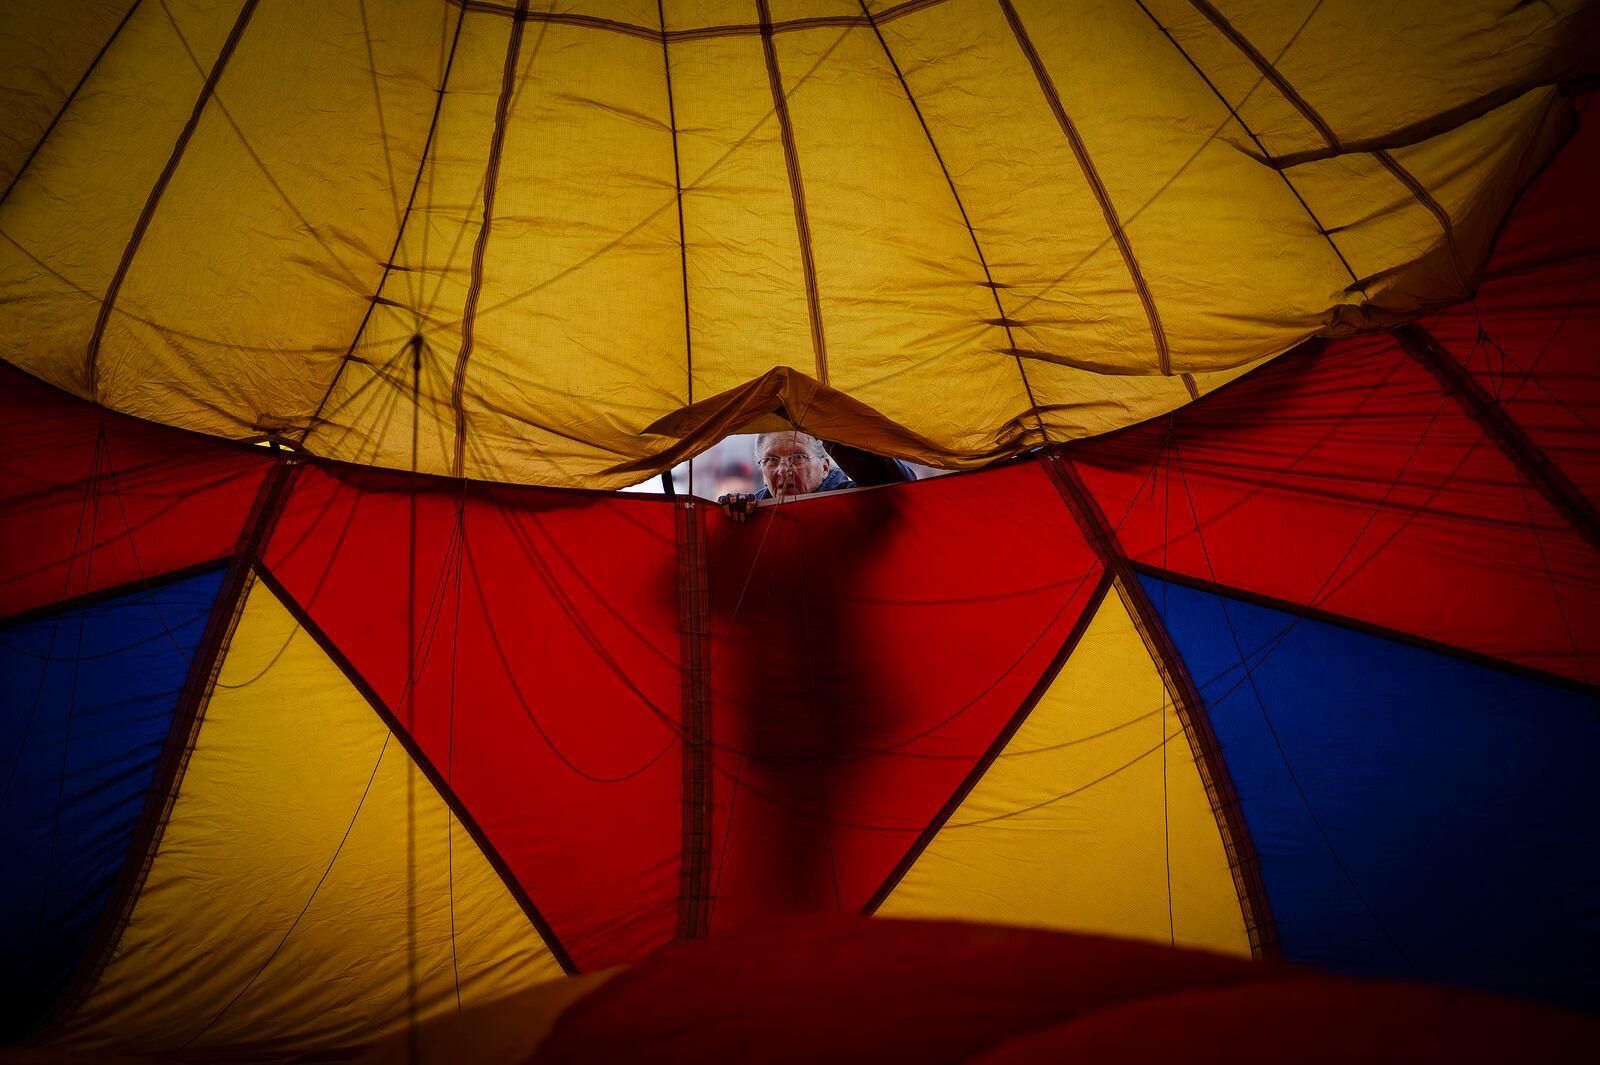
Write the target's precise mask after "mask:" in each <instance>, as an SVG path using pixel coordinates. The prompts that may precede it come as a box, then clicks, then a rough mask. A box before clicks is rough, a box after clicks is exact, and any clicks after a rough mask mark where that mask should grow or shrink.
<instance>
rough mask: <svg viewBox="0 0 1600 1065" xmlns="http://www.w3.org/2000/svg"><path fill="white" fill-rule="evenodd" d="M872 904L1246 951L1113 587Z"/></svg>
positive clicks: (1177, 738)
mask: <svg viewBox="0 0 1600 1065" xmlns="http://www.w3.org/2000/svg"><path fill="white" fill-rule="evenodd" d="M1163 748H1164V753H1163ZM1169 899H1170V916H1169ZM878 912H879V913H882V914H886V915H893V916H916V917H961V918H966V919H969V920H980V921H997V922H1003V923H1010V924H1023V925H1036V926H1043V927H1049V928H1062V929H1071V930H1074V931H1081V932H1100V933H1105V934H1108V935H1117V936H1130V937H1135V938H1140V939H1154V940H1158V941H1161V942H1167V941H1169V940H1171V941H1175V942H1176V943H1178V944H1179V945H1184V946H1193V947H1204V948H1208V949H1211V950H1217V951H1224V952H1228V953H1236V954H1245V955H1248V954H1249V953H1250V941H1249V939H1248V937H1247V936H1246V933H1245V925H1244V916H1243V911H1242V909H1241V907H1240V904H1239V896H1238V893H1237V891H1236V890H1235V888H1234V881H1233V877H1232V875H1231V873H1230V872H1229V869H1228V859H1227V854H1226V852H1225V851H1224V849H1223V844H1222V835H1221V832H1220V830H1219V829H1218V827H1217V822H1216V818H1215V816H1214V815H1213V813H1212V810H1211V805H1210V802H1209V801H1208V800H1207V797H1206V792H1205V787H1204V785H1203V784H1202V783H1201V780H1200V774H1199V770H1198V769H1197V768H1196V766H1195V762H1194V756H1193V754H1192V753H1191V752H1190V749H1189V744H1188V741H1187V740H1186V739H1185V738H1184V734H1183V729H1182V726H1181V725H1180V724H1179V721H1178V716H1177V714H1176V712H1175V711H1174V708H1173V705H1172V701H1171V699H1170V697H1169V696H1168V694H1167V691H1166V686H1165V685H1164V684H1163V683H1162V680H1161V676H1160V674H1159V673H1157V671H1156V667H1155V663H1154V662H1152V661H1151V659H1150V655H1149V652H1148V651H1147V650H1146V649H1145V645H1144V643H1143V641H1142V640H1141V639H1140V637H1139V633H1138V631H1137V630H1136V629H1135V628H1134V626H1133V621H1132V619H1131V618H1130V617H1129V615H1128V611H1127V608H1126V607H1124V606H1123V604H1122V601H1121V600H1120V599H1119V598H1118V597H1117V596H1116V595H1115V594H1111V595H1108V596H1106V599H1105V601H1104V603H1103V604H1102V606H1101V607H1100V609H1099V612H1098V613H1097V614H1096V615H1095V617H1094V619H1093V621H1092V622H1091V623H1090V625H1089V627H1088V629H1087V630H1086V631H1085V632H1084V634H1083V638H1082V639H1081V641H1080V642H1079V644H1078V646H1077V648H1076V649H1075V650H1074V652H1073V654H1072V657H1071V658H1070V659H1068V661H1067V663H1066V665H1065V666H1063V667H1062V670H1061V672H1060V674H1059V675H1058V676H1057V677H1056V680H1055V682H1054V683H1053V684H1052V685H1051V686H1050V690H1049V691H1047V692H1046V693H1045V695H1044V697H1043V698H1041V699H1040V700H1039V703H1038V705H1037V706H1035V707H1034V710H1033V713H1032V714H1031V715H1030V716H1029V717H1028V720H1027V721H1025V722H1024V723H1023V725H1022V727H1021V728H1020V729H1018V730H1017V733H1016V735H1015V736H1013V737H1012V739H1011V742H1010V743H1009V744H1008V745H1007V746H1006V748H1005V750H1004V751H1002V752H1001V754H1000V756H999V757H998V758H997V759H996V760H995V763H994V765H993V766H992V767H991V768H990V769H989V771H988V773H986V774H985V775H984V777H983V779H982V780H980V781H979V782H978V784H977V786H975V787H974V788H973V789H972V792H971V793H970V794H969V795H968V796H967V798H966V801H964V802H963V803H962V804H961V807H960V808H959V809H958V810H957V811H956V812H955V814H954V815H952V816H951V818H950V820H949V821H948V822H947V823H946V824H945V826H944V828H943V829H941V830H940V832H939V833H938V835H937V836H935V837H934V839H933V841H932V842H931V843H930V844H929V845H928V848H927V850H926V851H924V852H923V854H922V856H921V857H920V858H919V859H918V860H917V862H916V864H915V865H913V866H912V868H911V869H910V870H909V871H908V872H907V873H906V875H905V877H904V878H903V879H902V880H901V882H900V884H899V885H898V886H897V887H896V888H895V890H894V892H893V893H892V894H891V895H890V896H889V898H888V899H886V900H885V901H884V903H883V905H882V906H881V907H879V910H878Z"/></svg>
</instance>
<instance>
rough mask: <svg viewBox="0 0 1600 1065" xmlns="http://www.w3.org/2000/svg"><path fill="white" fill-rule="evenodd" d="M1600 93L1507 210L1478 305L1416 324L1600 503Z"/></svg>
mask: <svg viewBox="0 0 1600 1065" xmlns="http://www.w3.org/2000/svg"><path fill="white" fill-rule="evenodd" d="M1596 95H1597V94H1595V93H1590V94H1589V95H1588V96H1585V97H1582V98H1581V99H1580V100H1579V113H1580V115H1581V116H1582V125H1581V126H1580V127H1579V129H1578V132H1577V134H1576V135H1575V136H1574V137H1573V139H1572V140H1571V141H1569V142H1568V143H1567V145H1566V147H1564V148H1563V149H1562V150H1561V152H1560V154H1558V155H1557V156H1556V158H1555V160H1554V161H1553V162H1552V163H1551V164H1550V166H1549V168H1548V169H1546V171H1545V172H1544V174H1543V175H1541V176H1540V178H1539V179H1538V180H1537V181H1536V182H1534V184H1533V186H1532V188H1531V189H1530V190H1529V191H1528V193H1527V195H1526V196H1524V198H1523V200H1522V202H1521V203H1520V204H1519V205H1518V207H1517V209H1516V211H1514V212H1513V213H1512V216H1511V219H1510V221H1509V222H1508V223H1507V225H1506V228H1505V231H1504V232H1503V233H1502V234H1501V235H1500V240H1499V242H1498V243H1497V245H1496V247H1495V251H1494V255H1493V257H1492V258H1491V259H1490V261H1489V267H1488V272H1487V275H1486V277H1485V280H1484V283H1483V285H1482V287H1481V288H1480V289H1479V292H1478V298H1477V300H1476V302H1475V304H1474V303H1467V304H1461V305H1459V306H1456V307H1453V308H1451V309H1450V310H1448V311H1446V312H1444V313H1442V314H1438V315H1434V316H1433V317H1431V318H1428V319H1426V320H1424V321H1423V322H1422V323H1421V324H1422V326H1423V328H1425V329H1427V330H1428V332H1430V333H1432V334H1433V336H1434V338H1435V339H1436V340H1438V341H1439V343H1440V344H1441V345H1442V346H1443V347H1444V348H1445V350H1446V351H1448V352H1449V353H1450V354H1451V355H1452V356H1453V357H1454V358H1455V359H1456V360H1457V361H1458V362H1460V363H1461V364H1462V365H1463V366H1464V367H1466V368H1467V369H1468V370H1469V371H1471V373H1472V374H1473V376H1475V377H1476V378H1477V379H1478V381H1479V382H1480V383H1481V384H1482V385H1483V387H1484V388H1485V389H1486V390H1487V391H1488V392H1489V393H1490V394H1491V395H1493V396H1495V397H1496V398H1497V399H1499V401H1500V404H1501V406H1502V407H1504V408H1505V410H1506V412H1507V413H1508V414H1510V415H1511V417H1512V419H1513V420H1514V421H1515V422H1516V423H1517V424H1518V425H1520V426H1521V427H1522V429H1523V430H1524V431H1525V432H1526V433H1527V434H1528V436H1529V438H1530V439H1531V440H1532V441H1533V442H1534V443H1535V444H1537V445H1538V446H1539V448H1540V449H1541V450H1543V451H1544V453H1545V454H1546V455H1547V456H1548V457H1549V458H1550V459H1551V460H1552V461H1553V462H1554V463H1555V464H1556V466H1557V467H1559V468H1560V470H1561V471H1562V472H1563V473H1565V474H1566V475H1567V477H1568V478H1569V479H1570V480H1571V481H1572V482H1573V484H1575V485H1576V486H1577V487H1578V488H1579V490H1581V491H1582V492H1583V493H1584V495H1586V496H1587V497H1588V498H1589V499H1590V500H1600V372H1597V370H1596V362H1595V352H1596V350H1597V349H1600V277H1597V275H1600V212H1597V211H1596V210H1595V207H1594V192H1593V189H1594V184H1595V181H1596V175H1597V174H1600V105H1597V104H1596V99H1595V98H1596ZM1480 325H1481V326H1482V330H1483V333H1482V335H1481V336H1480V334H1479V327H1480Z"/></svg>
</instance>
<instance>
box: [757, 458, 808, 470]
mask: <svg viewBox="0 0 1600 1065" xmlns="http://www.w3.org/2000/svg"><path fill="white" fill-rule="evenodd" d="M814 461H816V456H815V455H768V456H766V457H765V458H763V459H762V460H761V468H762V469H764V470H776V469H779V468H780V467H783V466H788V467H789V468H790V469H794V468H795V467H797V466H799V465H801V464H802V463H806V462H814Z"/></svg>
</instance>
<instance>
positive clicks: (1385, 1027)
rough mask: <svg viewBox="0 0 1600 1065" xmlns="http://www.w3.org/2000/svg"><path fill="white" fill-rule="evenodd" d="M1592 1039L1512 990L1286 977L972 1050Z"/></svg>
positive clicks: (1089, 1052)
mask: <svg viewBox="0 0 1600 1065" xmlns="http://www.w3.org/2000/svg"><path fill="white" fill-rule="evenodd" d="M1597 1040H1600V1024H1597V1023H1596V1022H1595V1021H1593V1020H1591V1019H1589V1018H1587V1017H1584V1016H1581V1015H1579V1014H1574V1013H1564V1012H1561V1011H1559V1010H1551V1009H1545V1008H1542V1007H1537V1006H1534V1005H1532V1004H1529V1003H1525V1002H1519V1001H1517V1000H1515V999H1504V998H1491V997H1489V996H1487V995H1465V994H1462V993H1461V992H1459V991H1456V990H1454V989H1445V988H1437V987H1418V986H1413V985H1409V984H1380V983H1367V982H1360V983H1357V982H1354V981H1345V980H1332V979H1323V980H1279V981H1270V982H1269V981H1251V982H1249V983H1239V984H1232V985H1230V986H1228V987H1222V988H1197V989H1193V990H1187V989H1186V990H1183V991H1179V992H1176V993H1173V994H1166V995H1153V996H1148V997H1145V998H1140V999H1137V1000H1135V1001H1132V1002H1128V1003H1125V1004H1121V1005H1117V1006H1113V1007H1112V1008H1110V1009H1106V1010H1100V1011H1098V1012H1095V1013H1092V1014H1088V1015H1085V1016H1081V1017H1078V1018H1075V1019H1073V1020H1070V1021H1067V1022H1066V1023H1065V1024H1060V1025H1056V1026H1055V1027H1053V1028H1046V1029H1043V1030H1042V1031H1038V1032H1030V1033H1028V1034H1026V1035H1020V1036H1018V1037H1016V1038H1015V1039H1011V1040H1008V1041H1007V1042H1004V1043H1002V1044H1000V1045H999V1046H997V1047H996V1048H995V1049H993V1050H991V1051H989V1052H988V1053H986V1054H980V1055H978V1056H977V1057H974V1058H969V1059H968V1061H969V1062H971V1063H972V1065H1032V1063H1034V1062H1079V1061H1141V1062H1161V1061H1182V1062H1185V1063H1186V1065H1240V1063H1244V1062H1261V1063H1263V1065H1276V1063H1279V1062H1285V1061H1292V1062H1295V1065H1350V1063H1351V1062H1357V1061H1363V1062H1384V1061H1388V1062H1421V1061H1448V1062H1452V1063H1456V1065H1467V1063H1472V1065H1504V1063H1505V1062H1509V1061H1538V1062H1548V1063H1558V1062H1571V1063H1572V1065H1581V1063H1584V1062H1588V1061H1589V1060H1590V1057H1591V1056H1592V1055H1593V1053H1594V1049H1595V1047H1596V1046H1600V1042H1597Z"/></svg>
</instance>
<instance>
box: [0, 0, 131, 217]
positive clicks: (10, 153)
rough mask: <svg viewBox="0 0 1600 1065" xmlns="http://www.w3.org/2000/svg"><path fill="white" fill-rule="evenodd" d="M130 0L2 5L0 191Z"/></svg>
mask: <svg viewBox="0 0 1600 1065" xmlns="http://www.w3.org/2000/svg"><path fill="white" fill-rule="evenodd" d="M132 3H133V0H95V2H88V0H86V2H83V3H77V4H72V5H70V6H68V5H66V4H61V3H57V2H56V0H11V2H10V3H6V4H0V70H8V71H10V72H11V75H10V77H9V78H8V79H7V81H6V84H7V86H8V87H9V91H7V92H4V93H0V189H4V188H5V187H6V186H7V185H10V184H11V181H12V179H13V178H15V177H16V176H17V173H18V172H19V171H20V170H21V168H22V164H23V161H24V160H26V159H27V158H28V153H30V152H32V151H33V147H34V145H36V144H38V143H39V139H40V138H41V137H43V136H44V132H45V130H47V129H48V128H50V121H51V119H53V118H55V116H56V113H57V112H59V111H60V110H61V107H62V105H63V104H64V103H65V102H66V100H67V96H68V94H70V93H71V92H72V89H73V86H75V85H77V84H78V81H79V79H80V78H82V77H83V75H84V73H85V72H86V71H87V70H88V69H89V66H90V64H92V63H93V62H94V57H95V55H96V54H97V53H98V52H99V51H100V48H101V46H103V45H104V44H105V42H106V41H108V40H110V39H111V35H112V34H113V33H114V32H115V31H116V28H117V24H118V23H119V22H121V21H122V16H123V15H125V14H127V11H128V8H129V7H130V6H131V5H132Z"/></svg>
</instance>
